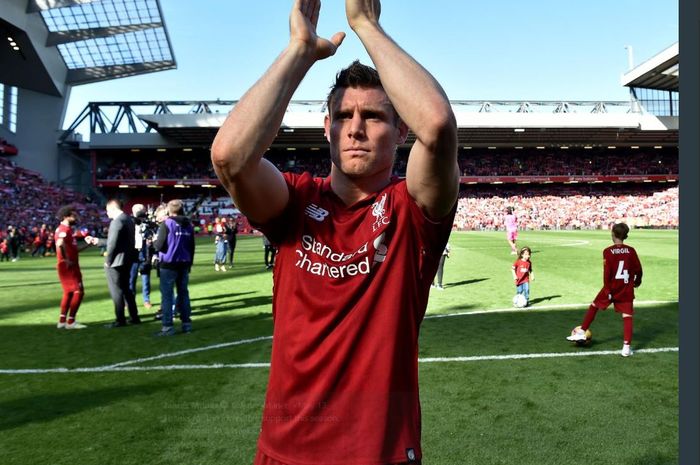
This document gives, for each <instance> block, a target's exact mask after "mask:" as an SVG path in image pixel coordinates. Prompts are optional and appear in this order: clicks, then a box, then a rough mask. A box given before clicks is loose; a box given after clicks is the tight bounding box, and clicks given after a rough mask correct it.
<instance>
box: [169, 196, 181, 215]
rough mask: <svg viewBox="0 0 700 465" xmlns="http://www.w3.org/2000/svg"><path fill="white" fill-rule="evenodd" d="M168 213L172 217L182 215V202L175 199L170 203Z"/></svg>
mask: <svg viewBox="0 0 700 465" xmlns="http://www.w3.org/2000/svg"><path fill="white" fill-rule="evenodd" d="M168 213H170V214H171V215H181V214H182V200H180V199H173V200H171V201H170V202H168Z"/></svg>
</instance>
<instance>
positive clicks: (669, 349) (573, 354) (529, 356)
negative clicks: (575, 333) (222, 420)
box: [418, 347, 678, 363]
mask: <svg viewBox="0 0 700 465" xmlns="http://www.w3.org/2000/svg"><path fill="white" fill-rule="evenodd" d="M660 352H678V347H662V348H659V349H639V350H635V351H634V353H635V354H656V353H660ZM594 355H620V351H619V350H596V351H592V352H584V351H580V352H551V353H543V354H512V355H475V356H472V357H431V358H421V359H418V362H420V363H445V362H481V361H484V360H521V359H533V358H562V357H590V356H594Z"/></svg>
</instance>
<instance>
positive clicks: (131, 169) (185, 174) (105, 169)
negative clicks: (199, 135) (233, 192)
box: [96, 156, 216, 180]
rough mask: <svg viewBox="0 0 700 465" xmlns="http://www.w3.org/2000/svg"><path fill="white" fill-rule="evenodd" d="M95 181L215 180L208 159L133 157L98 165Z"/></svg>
mask: <svg viewBox="0 0 700 465" xmlns="http://www.w3.org/2000/svg"><path fill="white" fill-rule="evenodd" d="M96 175H97V179H144V180H145V179H215V178H216V174H214V168H213V167H212V165H211V161H209V159H208V158H204V157H201V158H193V157H186V156H178V157H158V158H152V157H148V158H146V157H133V158H131V159H128V160H123V161H113V162H107V163H104V164H99V165H98V167H97V173H96Z"/></svg>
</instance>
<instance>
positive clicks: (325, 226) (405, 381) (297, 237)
mask: <svg viewBox="0 0 700 465" xmlns="http://www.w3.org/2000/svg"><path fill="white" fill-rule="evenodd" d="M284 176H285V180H286V182H287V185H288V187H289V191H290V203H289V205H288V208H287V209H286V210H285V212H284V213H283V214H282V215H281V216H280V217H279V218H277V219H276V220H275V221H273V222H271V223H269V224H266V225H261V226H260V229H261V230H262V231H263V233H264V234H265V235H266V236H267V237H268V238H270V240H271V241H272V242H273V243H274V244H275V245H277V246H278V247H279V253H278V255H277V257H276V259H275V269H274V278H273V280H274V297H273V318H274V340H273V345H272V361H271V368H270V379H269V385H268V390H267V396H266V401H265V408H264V414H263V420H262V429H261V433H260V440H259V444H258V447H259V448H260V450H261V451H262V452H263V453H264V454H266V455H267V456H269V457H271V458H273V459H275V460H278V461H280V462H283V463H293V464H309V465H311V464H319V465H320V464H323V465H367V464H383V463H399V462H408V461H414V460H420V458H421V449H420V430H421V418H420V404H419V398H418V332H419V327H420V324H421V321H422V320H423V316H424V314H425V308H426V305H427V301H428V293H429V290H430V283H431V282H432V280H433V277H434V275H435V273H436V270H437V265H438V261H439V258H440V254H442V251H443V250H444V248H445V244H446V243H447V239H448V237H449V234H450V230H451V228H452V221H453V218H454V211H455V210H453V211H452V213H451V214H450V215H448V217H446V218H444V219H443V220H442V221H439V222H434V221H431V220H429V219H427V218H426V217H425V216H424V215H423V214H422V212H421V211H420V209H419V208H418V206H417V205H416V203H415V201H414V200H413V199H412V198H411V197H410V195H409V194H408V191H407V188H406V182H405V181H397V180H394V181H392V182H391V183H390V184H389V185H388V186H387V187H385V188H384V189H383V190H381V191H380V192H377V193H375V194H373V195H370V196H368V197H367V198H365V199H363V200H361V201H359V202H357V203H355V204H353V205H349V206H346V205H345V204H344V203H343V202H342V201H341V200H340V199H339V198H338V197H337V196H336V195H335V194H334V193H333V191H332V190H331V187H330V179H318V178H312V177H311V176H310V175H309V174H307V173H305V174H302V175H296V174H288V173H285V175H284Z"/></svg>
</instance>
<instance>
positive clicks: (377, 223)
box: [372, 192, 389, 232]
mask: <svg viewBox="0 0 700 465" xmlns="http://www.w3.org/2000/svg"><path fill="white" fill-rule="evenodd" d="M372 215H373V216H374V223H373V224H372V232H375V231H376V230H377V229H379V228H381V227H382V225H385V224H389V218H388V217H387V216H386V192H385V193H384V194H382V196H381V197H380V198H379V200H377V201H376V202H374V203H373V204H372Z"/></svg>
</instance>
